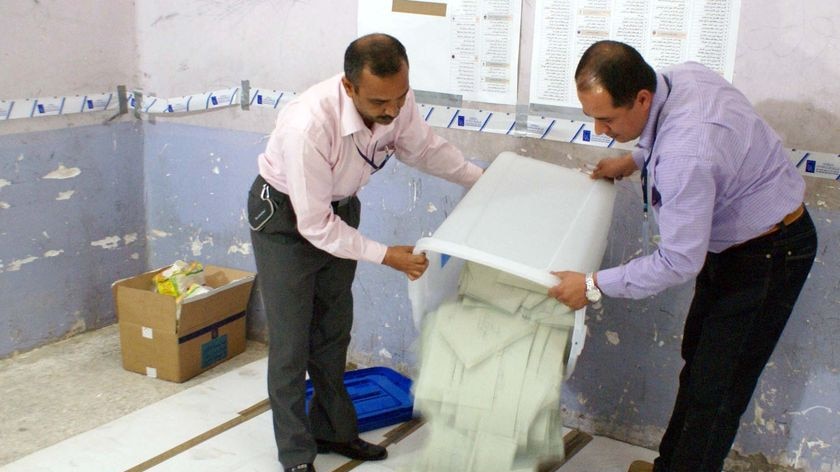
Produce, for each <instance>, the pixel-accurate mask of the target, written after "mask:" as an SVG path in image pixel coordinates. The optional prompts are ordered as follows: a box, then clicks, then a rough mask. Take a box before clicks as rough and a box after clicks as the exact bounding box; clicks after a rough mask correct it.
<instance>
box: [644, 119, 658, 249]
mask: <svg viewBox="0 0 840 472" xmlns="http://www.w3.org/2000/svg"><path fill="white" fill-rule="evenodd" d="M658 124H659V123H658V122H657V125H658ZM657 128H658V126H657ZM655 132H656V131H655V130H654V133H655ZM655 138H656V135H655V134H654V139H655ZM651 157H653V143H651V146H650V152H649V153H648V157H647V159H645V163H644V165H643V166H642V176H641V177H642V248H643V250H644V255H648V254H650V220H649V219H648V164H649V163H650V158H651Z"/></svg>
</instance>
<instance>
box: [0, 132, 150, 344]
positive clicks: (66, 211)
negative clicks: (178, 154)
mask: <svg viewBox="0 0 840 472" xmlns="http://www.w3.org/2000/svg"><path fill="white" fill-rule="evenodd" d="M142 152H143V136H142V133H141V131H140V128H139V126H135V125H134V124H125V123H124V124H114V125H112V126H87V127H80V128H74V129H62V130H57V131H44V132H33V133H23V134H12V135H5V136H0V300H2V303H0V358H2V357H6V356H9V355H11V354H13V353H14V352H16V351H25V350H28V349H31V348H33V347H37V346H40V345H43V344H45V343H48V342H50V341H54V340H57V339H60V338H62V337H64V336H67V335H72V334H75V333H79V332H82V331H86V330H90V329H95V328H99V327H102V326H107V325H109V324H112V323H113V322H114V310H113V301H112V299H111V291H110V284H111V282H113V281H114V280H117V279H119V278H122V277H127V276H130V275H134V274H136V273H137V272H139V271H141V270H143V269H144V268H145V256H146V238H145V233H146V231H145V228H146V224H145V215H144V206H143V162H142V160H141V159H140V158H139V156H141V155H142Z"/></svg>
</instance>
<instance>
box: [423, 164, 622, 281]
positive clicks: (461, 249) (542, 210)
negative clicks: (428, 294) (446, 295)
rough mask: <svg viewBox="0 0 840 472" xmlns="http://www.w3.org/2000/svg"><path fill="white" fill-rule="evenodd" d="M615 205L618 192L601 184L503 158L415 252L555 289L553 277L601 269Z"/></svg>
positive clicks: (569, 172) (567, 171)
mask: <svg viewBox="0 0 840 472" xmlns="http://www.w3.org/2000/svg"><path fill="white" fill-rule="evenodd" d="M614 201H615V186H614V185H613V184H611V183H609V182H607V181H605V180H603V179H601V180H592V179H591V178H590V177H589V175H587V174H584V173H582V172H579V171H577V170H573V169H569V168H565V167H561V166H558V165H555V164H550V163H548V162H543V161H538V160H536V159H533V158H529V157H524V156H520V155H517V154H514V153H512V152H503V153H501V154H499V156H498V157H496V159H495V160H494V161H493V163H492V164H491V165H490V166H489V167H488V168H487V170H486V171H485V172H484V175H483V176H482V177H481V179H479V181H478V182H477V183H476V184H475V185H474V186H473V187H472V189H470V191H469V192H468V193H467V194H466V196H465V197H464V198H463V200H461V202H459V203H458V205H457V206H456V207H455V209H454V210H453V211H452V213H451V214H450V215H449V217H447V218H446V220H445V221H444V222H443V224H441V225H440V227H439V228H438V229H437V231H435V232H434V234H432V236H430V237H427V238H422V239H420V240H419V241H417V244H416V246H415V248H416V250H418V251H434V252H438V253H441V254H447V255H449V256H455V257H459V258H461V259H465V260H469V261H473V262H477V263H479V264H483V265H486V266H490V267H493V268H495V269H499V270H502V271H504V272H507V273H510V274H513V275H516V276H519V277H522V278H525V279H527V280H530V281H532V282H535V283H537V284H540V285H542V286H544V287H551V286H553V285H555V284H556V283H557V278H556V277H554V276H553V275H551V271H559V270H574V271H578V272H591V271H593V270H596V269H598V267H600V264H601V259H602V258H603V256H604V251H605V249H606V247H607V232H608V230H609V227H610V222H611V221H612V211H613V202H614Z"/></svg>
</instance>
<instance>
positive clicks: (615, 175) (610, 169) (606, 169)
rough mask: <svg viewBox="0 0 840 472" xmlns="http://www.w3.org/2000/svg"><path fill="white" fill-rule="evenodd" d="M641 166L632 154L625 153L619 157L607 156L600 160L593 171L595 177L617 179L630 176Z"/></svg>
mask: <svg viewBox="0 0 840 472" xmlns="http://www.w3.org/2000/svg"><path fill="white" fill-rule="evenodd" d="M637 170H639V168H638V167H637V166H636V161H634V160H633V155H632V154H625V155H623V156H619V157H605V158H604V159H601V160H600V161H598V165H596V166H595V170H593V171H592V178H593V179H615V180H621V179H623V178H624V177H629V176H630V175H632V174H633V172H636V171H637Z"/></svg>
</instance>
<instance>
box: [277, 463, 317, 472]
mask: <svg viewBox="0 0 840 472" xmlns="http://www.w3.org/2000/svg"><path fill="white" fill-rule="evenodd" d="M283 471H284V472H315V466H314V465H312V464H298V465H296V466H294V467H286V468H285V469H283Z"/></svg>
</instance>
